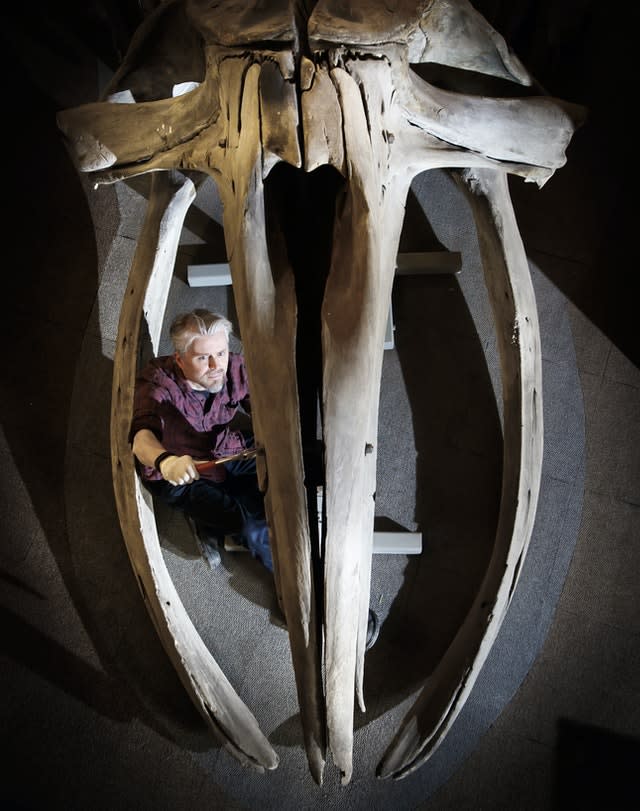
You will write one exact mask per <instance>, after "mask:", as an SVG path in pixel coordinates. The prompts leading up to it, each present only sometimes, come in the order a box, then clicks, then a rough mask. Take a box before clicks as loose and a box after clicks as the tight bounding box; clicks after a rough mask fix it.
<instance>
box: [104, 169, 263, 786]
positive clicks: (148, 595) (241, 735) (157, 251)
mask: <svg viewBox="0 0 640 811" xmlns="http://www.w3.org/2000/svg"><path fill="white" fill-rule="evenodd" d="M194 197H195V189H194V186H193V183H192V182H191V181H190V180H188V179H187V178H185V177H180V176H178V175H177V174H169V173H165V174H163V175H157V176H156V177H154V179H153V183H152V190H151V194H150V198H149V208H148V210H147V215H146V217H145V221H144V223H143V226H142V231H141V234H140V239H139V242H138V247H137V249H136V253H135V256H134V260H133V264H132V267H131V271H130V274H129V283H128V287H127V291H126V293H125V297H124V300H123V306H122V311H121V313H120V324H119V327H118V340H117V345H116V352H115V357H114V371H113V394H112V406H111V440H112V466H113V481H114V489H115V498H116V506H117V509H118V514H119V516H120V523H121V526H122V530H123V535H124V539H125V543H126V545H127V551H128V553H129V557H130V559H131V564H132V566H133V569H134V572H135V573H136V576H137V579H138V584H139V586H140V590H141V592H142V596H143V598H144V601H145V604H146V606H147V609H148V610H149V613H150V614H151V617H152V619H153V622H154V624H155V627H156V630H157V632H158V635H159V637H160V639H161V641H162V643H163V645H164V647H165V650H166V651H167V653H168V655H169V657H170V659H171V661H172V662H173V665H174V667H175V669H176V671H177V673H178V675H179V676H180V678H181V680H182V682H183V684H184V686H185V688H186V689H187V692H188V693H189V695H190V696H191V699H192V700H193V702H194V704H195V706H196V707H197V708H198V710H199V711H200V713H201V714H202V716H203V717H204V719H205V720H206V721H207V723H208V724H209V726H210V728H211V729H212V731H213V732H214V734H215V735H216V737H217V738H218V739H219V740H220V741H221V743H222V744H223V746H224V747H225V748H226V749H227V750H228V751H229V752H230V753H231V754H233V755H234V756H235V757H236V758H237V759H238V760H240V761H241V762H242V763H244V764H246V765H249V766H253V767H254V768H256V769H258V770H260V771H263V770H264V769H274V768H275V767H276V766H277V765H278V756H277V755H276V753H275V752H274V750H273V748H272V747H271V745H270V744H269V742H268V741H267V739H266V738H265V736H264V735H263V734H262V732H261V731H260V728H259V727H258V723H257V721H256V719H255V718H254V716H253V715H252V714H251V712H250V711H249V710H248V708H247V707H246V705H245V704H244V703H243V702H242V700H241V699H240V698H239V696H238V695H237V694H236V692H235V691H234V689H233V687H232V686H231V684H230V683H229V681H228V680H227V678H226V677H225V675H224V673H223V672H222V670H221V669H220V667H219V665H218V664H217V662H216V661H215V659H214V658H213V656H212V655H211V653H210V651H209V650H208V648H207V647H206V645H205V644H204V642H203V641H202V639H201V638H200V636H199V634H198V632H197V631H196V629H195V627H194V626H193V623H192V622H191V619H190V618H189V615H188V614H187V612H186V611H185V608H184V606H183V604H182V602H181V600H180V597H179V595H178V593H177V591H176V589H175V586H174V585H173V581H172V580H171V576H170V575H169V572H168V571H167V567H166V564H165V562H164V558H163V555H162V550H161V549H160V543H159V541H158V534H157V529H156V524H155V520H154V515H153V503H152V500H151V497H150V496H149V494H148V493H147V492H146V491H145V490H144V489H143V487H142V486H141V484H140V479H139V478H138V476H137V474H136V471H135V467H134V460H133V456H132V454H131V447H130V445H129V442H128V434H129V425H130V421H131V415H132V411H133V390H134V381H135V377H136V374H137V365H138V352H139V346H140V342H141V315H142V312H143V310H145V312H146V317H147V323H148V326H149V332H150V337H151V340H152V344H153V348H154V350H155V351H157V342H158V338H159V334H160V327H161V324H162V317H163V314H164V310H165V306H166V300H167V295H168V291H169V285H170V282H171V277H172V275H173V265H174V262H175V256H176V251H177V247H178V238H179V236H180V230H181V227H182V222H183V220H184V216H185V214H186V212H187V209H188V207H189V205H190V204H191V202H192V201H193V199H194Z"/></svg>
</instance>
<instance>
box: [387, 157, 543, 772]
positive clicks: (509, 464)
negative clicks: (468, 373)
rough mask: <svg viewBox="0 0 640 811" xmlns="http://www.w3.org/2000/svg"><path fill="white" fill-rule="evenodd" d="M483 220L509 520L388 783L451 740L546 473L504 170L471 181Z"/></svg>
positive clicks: (467, 175) (526, 294) (532, 347)
mask: <svg viewBox="0 0 640 811" xmlns="http://www.w3.org/2000/svg"><path fill="white" fill-rule="evenodd" d="M462 181H463V183H464V185H465V188H466V189H467V190H468V191H469V192H470V195H469V196H470V199H471V202H472V209H473V212H474V215H475V217H476V222H477V230H478V235H479V240H480V248H481V253H482V260H483V267H484V271H485V277H486V282H487V289H488V291H489V296H490V300H491V304H492V307H493V312H494V319H495V325H496V336H497V341H498V348H499V351H500V360H501V366H502V390H503V403H504V429H503V438H504V463H503V483H502V495H501V505H500V516H499V520H498V528H497V532H496V540H495V544H494V549H493V553H492V557H491V561H490V563H489V566H488V569H487V573H486V575H485V577H484V580H483V582H482V585H481V587H480V589H479V591H478V594H477V596H476V598H475V600H474V603H473V605H472V607H471V609H470V611H469V613H468V615H467V617H466V619H465V621H464V623H463V624H462V626H461V627H460V629H459V631H458V633H457V634H456V637H455V639H454V640H453V642H452V643H451V646H450V647H449V649H448V650H447V652H446V653H445V655H444V656H443V658H442V660H441V661H440V663H439V665H438V666H437V668H436V669H435V671H434V672H433V673H432V674H431V675H430V677H429V680H428V683H427V685H426V686H425V688H424V689H423V691H422V693H421V695H420V696H419V698H418V700H417V702H416V704H415V705H414V707H413V708H412V709H411V710H410V711H409V713H408V714H407V716H406V718H405V719H404V721H403V723H402V725H401V727H400V730H399V731H398V733H397V735H396V737H395V739H394V741H393V742H392V744H391V745H390V747H389V749H388V751H387V753H386V754H385V756H384V758H383V759H382V761H381V763H380V766H379V770H378V773H379V775H380V776H381V777H389V776H393V777H396V778H397V777H404V776H406V775H407V774H409V773H411V772H412V771H413V770H415V769H416V768H417V767H418V766H420V765H421V764H422V763H424V762H425V761H426V760H427V759H428V757H430V755H431V754H433V752H434V751H435V749H436V748H437V746H438V745H439V744H440V743H441V742H442V740H443V738H444V736H445V735H446V733H447V731H448V730H449V729H450V727H451V725H452V724H453V722H454V720H455V719H456V718H457V716H458V714H459V713H460V710H461V708H462V706H463V705H464V702H465V701H466V699H467V697H468V696H469V694H470V692H471V690H472V688H473V685H474V683H475V681H476V679H477V678H478V674H479V672H480V669H481V667H482V665H483V663H484V661H485V660H486V658H487V655H488V653H489V650H490V649H491V646H492V644H493V642H494V640H495V638H496V636H497V633H498V631H499V629H500V626H501V624H502V621H503V619H504V617H505V614H506V611H507V608H508V606H509V603H510V600H511V597H512V595H513V591H514V589H515V587H516V583H517V580H518V576H519V574H520V571H521V568H522V562H523V560H524V557H525V555H526V552H527V547H528V544H529V540H530V537H531V531H532V528H533V521H534V517H535V512H536V504H537V501H538V493H539V487H540V473H541V466H542V440H543V430H542V369H541V353H540V335H539V327H538V316H537V311H536V304H535V297H534V293H533V288H532V285H531V278H530V275H529V267H528V264H527V257H526V254H525V252H524V247H523V245H522V240H521V238H520V233H519V231H518V227H517V224H516V220H515V216H514V213H513V208H512V206H511V200H510V197H509V191H508V186H507V176H506V174H505V173H504V172H500V171H491V170H467V171H466V172H464V173H463V174H462Z"/></svg>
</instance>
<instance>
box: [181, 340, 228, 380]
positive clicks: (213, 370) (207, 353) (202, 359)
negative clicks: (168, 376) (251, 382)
mask: <svg viewBox="0 0 640 811" xmlns="http://www.w3.org/2000/svg"><path fill="white" fill-rule="evenodd" d="M175 358H176V363H177V364H178V366H179V367H180V369H182V373H183V374H184V376H185V377H186V378H187V380H188V381H189V383H190V384H191V386H192V387H193V388H194V389H200V390H203V389H205V390H207V391H211V392H214V393H215V392H218V391H220V390H221V389H222V388H223V387H224V384H225V380H226V377H227V366H228V364H229V341H228V340H227V336H226V334H225V332H224V331H223V330H221V331H220V332H214V333H213V335H199V336H198V337H197V338H195V340H193V341H192V343H191V346H190V347H189V349H187V351H186V352H185V354H184V355H180V354H179V353H177V352H176V354H175Z"/></svg>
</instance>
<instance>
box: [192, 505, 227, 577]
mask: <svg viewBox="0 0 640 811" xmlns="http://www.w3.org/2000/svg"><path fill="white" fill-rule="evenodd" d="M187 521H188V522H189V526H190V527H191V531H192V532H193V537H194V538H195V539H196V543H197V544H198V548H199V549H200V554H201V555H202V557H203V558H204V560H205V562H206V564H207V566H208V567H209V568H210V569H215V568H216V566H219V565H220V563H221V562H222V558H221V557H220V542H219V540H218V536H217V535H215V534H214V533H212V532H211V530H209V529H208V528H207V527H205V526H203V525H202V524H200V523H199V522H198V521H196V520H195V519H193V518H192V517H191V516H190V515H188V516H187Z"/></svg>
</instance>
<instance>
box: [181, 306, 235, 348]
mask: <svg viewBox="0 0 640 811" xmlns="http://www.w3.org/2000/svg"><path fill="white" fill-rule="evenodd" d="M221 331H223V332H224V333H225V335H226V336H227V340H229V336H230V335H231V333H232V331H233V325H232V324H231V321H229V320H228V319H227V318H225V317H224V315H220V313H212V312H209V310H192V311H191V312H189V313H183V314H182V315H179V316H177V317H176V318H175V319H174V320H173V323H172V324H171V327H170V329H169V336H170V337H171V342H172V343H173V348H174V349H175V351H176V352H178V354H180V355H184V353H185V352H186V351H187V350H188V349H189V347H190V346H191V344H192V343H193V341H194V340H195V339H196V338H197V337H198V336H199V335H213V334H214V332H221Z"/></svg>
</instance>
